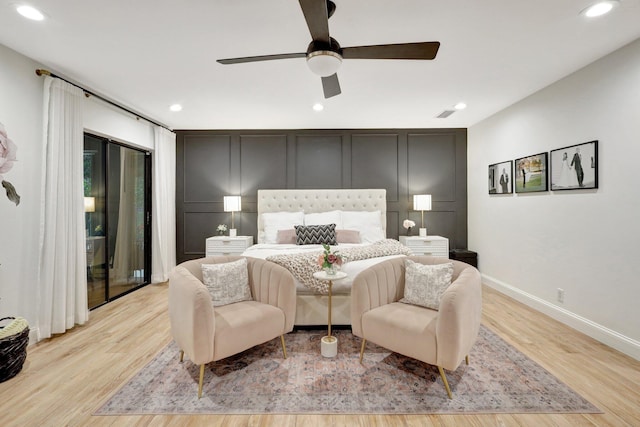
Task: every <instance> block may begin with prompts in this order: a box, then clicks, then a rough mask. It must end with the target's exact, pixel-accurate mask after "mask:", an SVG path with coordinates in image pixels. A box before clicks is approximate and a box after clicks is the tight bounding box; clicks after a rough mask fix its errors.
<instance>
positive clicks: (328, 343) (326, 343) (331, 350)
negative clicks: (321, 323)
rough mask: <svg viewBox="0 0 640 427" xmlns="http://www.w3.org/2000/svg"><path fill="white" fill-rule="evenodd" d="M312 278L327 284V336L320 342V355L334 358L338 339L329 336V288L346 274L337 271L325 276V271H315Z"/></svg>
mask: <svg viewBox="0 0 640 427" xmlns="http://www.w3.org/2000/svg"><path fill="white" fill-rule="evenodd" d="M313 277H315V278H316V279H318V280H325V281H328V282H329V305H328V308H327V325H328V332H327V336H325V337H322V339H321V340H320V353H321V354H322V356H323V357H335V356H336V355H337V354H338V338H336V337H334V336H333V335H331V288H332V287H333V281H334V280H342V279H344V278H345V277H347V273H344V272H342V271H337V272H336V273H335V274H327V273H326V272H325V271H317V272H315V273H313Z"/></svg>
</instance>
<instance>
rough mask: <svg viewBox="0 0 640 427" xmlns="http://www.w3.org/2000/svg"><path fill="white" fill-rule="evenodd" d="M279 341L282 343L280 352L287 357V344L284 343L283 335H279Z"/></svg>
mask: <svg viewBox="0 0 640 427" xmlns="http://www.w3.org/2000/svg"><path fill="white" fill-rule="evenodd" d="M280 342H281V343H282V354H284V358H285V359H286V358H287V346H286V345H284V335H280Z"/></svg>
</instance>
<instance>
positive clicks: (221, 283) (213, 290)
mask: <svg viewBox="0 0 640 427" xmlns="http://www.w3.org/2000/svg"><path fill="white" fill-rule="evenodd" d="M202 278H203V279H204V284H205V286H206V287H207V289H209V293H210V294H211V301H213V306H214V307H218V306H221V305H226V304H231V303H233V302H238V301H249V300H251V299H252V298H251V288H249V273H248V272H247V259H246V258H242V259H239V260H237V261H232V262H225V263H222V264H202Z"/></svg>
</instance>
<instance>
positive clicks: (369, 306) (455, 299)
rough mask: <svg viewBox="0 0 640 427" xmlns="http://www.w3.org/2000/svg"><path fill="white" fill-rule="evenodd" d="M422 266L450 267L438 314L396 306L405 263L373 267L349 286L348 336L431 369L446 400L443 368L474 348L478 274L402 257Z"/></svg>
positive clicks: (462, 267) (479, 299) (478, 312)
mask: <svg viewBox="0 0 640 427" xmlns="http://www.w3.org/2000/svg"><path fill="white" fill-rule="evenodd" d="M408 259H411V260H413V261H415V262H419V263H422V264H443V263H448V262H452V263H453V278H452V283H451V286H449V287H448V288H447V290H446V291H445V292H444V294H443V295H442V300H441V302H440V307H439V310H432V309H429V308H425V307H421V306H416V305H411V304H404V303H400V302H398V301H399V300H400V299H402V297H403V295H404V282H405V262H404V260H405V258H394V259H390V260H387V261H383V262H381V263H379V264H376V265H374V266H372V267H370V268H368V269H366V270H365V271H363V272H362V273H360V274H359V275H358V276H357V277H356V278H355V279H354V281H353V287H352V290H351V328H352V331H353V334H354V335H356V336H358V337H360V338H363V342H362V351H361V355H360V358H361V360H362V356H363V353H364V349H365V345H366V340H369V341H371V342H373V343H375V344H378V345H380V346H382V347H385V348H387V349H389V350H392V351H394V352H397V353H400V354H403V355H405V356H409V357H412V358H414V359H418V360H421V361H423V362H425V363H428V364H431V365H436V366H437V367H438V370H439V371H440V375H441V377H442V380H443V382H444V384H445V388H446V389H447V394H448V395H449V397H451V391H450V389H449V386H448V383H447V380H446V376H445V374H444V371H443V368H444V369H447V370H455V369H457V368H458V366H459V365H460V363H461V362H462V360H463V359H465V358H466V361H467V363H468V361H469V359H468V354H469V351H470V350H471V347H472V346H473V344H474V343H475V341H476V339H477V337H478V332H479V329H480V320H481V315H482V288H481V279H480V273H479V272H478V270H477V269H475V268H474V267H472V266H471V265H469V264H465V263H463V262H460V261H455V260H448V259H444V258H438V257H429V256H414V257H408Z"/></svg>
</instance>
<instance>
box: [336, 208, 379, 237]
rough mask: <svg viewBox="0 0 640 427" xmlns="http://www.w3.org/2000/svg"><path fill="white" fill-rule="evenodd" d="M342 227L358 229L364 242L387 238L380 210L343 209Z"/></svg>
mask: <svg viewBox="0 0 640 427" xmlns="http://www.w3.org/2000/svg"><path fill="white" fill-rule="evenodd" d="M341 216H342V228H344V229H346V230H358V231H359V232H360V241H361V242H362V243H373V242H377V241H378V240H383V239H384V238H386V236H385V234H384V229H383V227H382V215H381V213H380V211H342V212H341Z"/></svg>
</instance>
